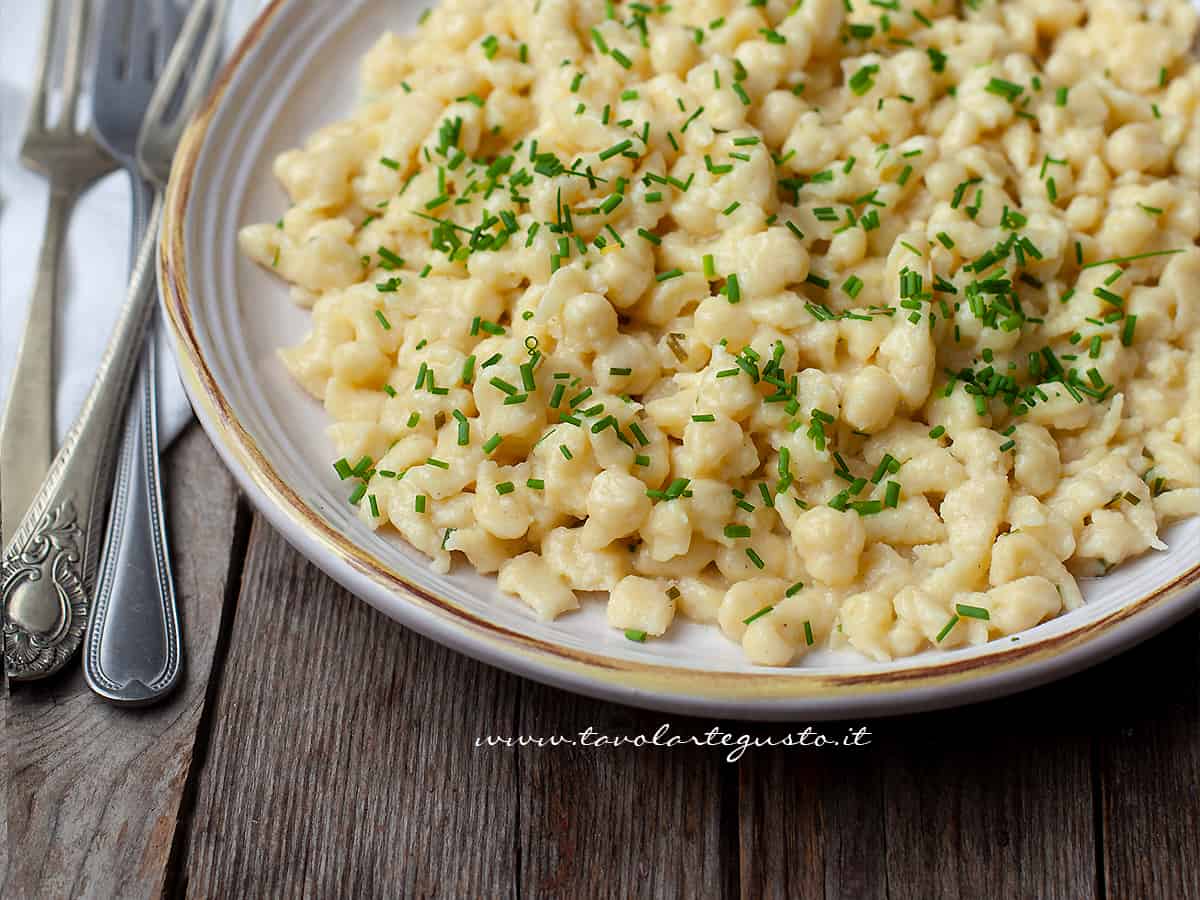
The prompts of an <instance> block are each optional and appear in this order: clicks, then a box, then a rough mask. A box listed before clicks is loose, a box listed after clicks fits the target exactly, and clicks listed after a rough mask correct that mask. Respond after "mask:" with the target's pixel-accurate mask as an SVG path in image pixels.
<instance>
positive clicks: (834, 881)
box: [739, 723, 887, 900]
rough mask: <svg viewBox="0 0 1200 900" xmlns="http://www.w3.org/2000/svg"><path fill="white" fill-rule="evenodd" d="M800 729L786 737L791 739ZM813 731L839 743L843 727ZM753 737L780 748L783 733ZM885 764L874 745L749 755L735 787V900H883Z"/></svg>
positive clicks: (774, 730)
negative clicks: (737, 886)
mask: <svg viewBox="0 0 1200 900" xmlns="http://www.w3.org/2000/svg"><path fill="white" fill-rule="evenodd" d="M855 727H861V726H857V725H856V726H855ZM868 727H875V726H868ZM803 728H804V726H803V725H801V726H799V727H795V729H794V730H792V731H791V734H792V736H793V738H794V739H796V740H799V739H800V737H801V734H800V732H802V731H803ZM813 728H814V729H815V730H816V731H820V732H821V733H823V734H825V735H828V736H829V737H831V738H834V737H836V738H837V739H839V740H842V739H844V737H845V735H846V731H847V728H848V726H847V725H846V724H838V723H824V724H817V725H814V726H813ZM755 733H756V735H757V736H760V737H770V738H773V739H775V740H781V739H783V738H784V736H785V735H786V734H787V733H789V729H787V728H784V727H771V728H759V729H756V731H755ZM874 739H875V740H878V737H877V736H876V737H875V738H874ZM885 763H886V758H885V754H884V753H883V752H881V750H880V749H879V747H878V746H877V745H875V744H872V745H868V746H867V747H856V748H829V747H826V748H815V747H790V748H784V747H775V748H771V749H758V750H752V751H750V752H749V753H748V754H747V755H746V756H745V757H744V759H743V762H742V763H741V779H740V782H741V783H740V805H741V857H740V872H739V875H740V878H739V884H740V890H741V896H743V897H762V898H764V900H766V898H774V897H803V898H808V897H817V898H820V897H829V898H841V897H856V898H857V897H863V898H867V897H884V896H886V895H887V871H886V867H885V862H886V854H885V849H886V847H887V840H886V836H885V832H884V806H883V779H882V774H881V772H882V768H883V766H884V765H885Z"/></svg>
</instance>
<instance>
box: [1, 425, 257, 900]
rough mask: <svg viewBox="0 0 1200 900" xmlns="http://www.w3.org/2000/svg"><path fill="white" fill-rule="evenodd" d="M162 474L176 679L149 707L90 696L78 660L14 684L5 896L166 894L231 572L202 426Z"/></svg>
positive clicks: (229, 510) (230, 528) (225, 501)
mask: <svg viewBox="0 0 1200 900" xmlns="http://www.w3.org/2000/svg"><path fill="white" fill-rule="evenodd" d="M164 484H165V486H166V506H167V515H168V523H169V527H170V532H171V535H172V537H173V538H174V539H175V540H174V541H173V544H172V564H173V566H174V571H175V577H176V588H177V591H178V596H179V600H180V604H181V624H182V630H183V636H184V641H185V644H186V654H187V656H186V661H185V662H186V664H185V672H184V681H183V684H182V685H181V687H180V688H179V689H178V690H177V692H176V693H175V694H174V695H172V696H171V697H170V698H169V699H168V700H167V701H165V702H164V703H162V704H160V705H158V706H154V707H151V708H149V709H144V710H128V709H121V708H118V707H114V706H112V705H110V704H108V703H105V702H103V701H101V700H100V699H98V698H97V697H96V696H94V695H93V694H92V693H91V691H89V690H88V688H87V686H86V685H85V683H84V681H83V675H82V673H81V671H80V669H79V667H78V665H72V666H70V667H69V668H68V669H67V670H65V671H64V672H63V673H61V674H60V675H59V676H58V677H56V678H53V679H50V680H47V681H45V682H37V683H32V684H14V685H11V693H10V697H9V701H8V710H7V728H6V751H7V755H8V759H7V764H8V766H9V767H10V768H9V772H10V773H11V776H12V777H11V779H10V781H9V785H8V798H7V800H8V802H7V811H8V816H7V820H8V827H9V838H10V840H11V841H12V843H11V845H10V859H9V868H8V873H7V878H6V879H5V881H4V889H3V891H2V892H0V893H2V894H3V896H5V897H13V898H26V897H29V898H38V900H42V898H57V897H84V896H87V897H118V896H119V897H158V896H160V895H161V894H162V892H163V888H164V879H165V876H166V871H167V865H168V859H169V856H170V852H171V844H172V838H173V835H174V833H175V826H176V820H177V816H178V813H179V810H180V804H181V801H182V798H183V795H184V791H185V785H186V781H187V774H188V772H189V770H190V767H191V760H192V753H193V746H194V741H195V737H196V731H197V726H198V725H199V722H200V719H201V711H202V708H203V705H204V700H205V691H206V686H207V684H208V680H209V672H210V668H211V666H212V661H213V655H214V651H215V649H216V646H217V643H218V634H219V632H220V623H221V617H222V611H223V608H224V604H225V596H226V588H227V586H228V579H229V578H230V577H236V562H237V559H236V552H235V546H236V539H235V538H236V535H237V533H238V527H237V515H238V504H237V494H236V492H235V490H234V486H233V482H232V479H231V478H230V477H229V475H228V474H227V473H226V472H225V470H224V469H223V468H222V467H221V465H220V463H219V462H218V460H217V457H216V454H215V452H214V451H213V450H212V447H211V445H209V443H208V440H207V438H205V437H204V435H203V433H202V432H201V431H200V430H199V428H197V427H195V426H193V428H192V430H191V431H190V432H188V433H186V434H185V435H184V436H182V437H181V438H180V439H179V440H178V441H177V442H176V443H175V445H174V446H173V447H172V449H171V451H170V452H169V453H168V454H167V457H166V466H165V472H164ZM231 569H232V570H233V571H232V572H231Z"/></svg>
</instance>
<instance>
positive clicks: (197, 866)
mask: <svg viewBox="0 0 1200 900" xmlns="http://www.w3.org/2000/svg"><path fill="white" fill-rule="evenodd" d="M243 586H244V587H243V594H242V599H241V602H240V603H239V605H238V611H237V617H236V619H235V622H234V629H233V634H232V637H231V640H230V645H229V653H228V656H227V658H226V663H225V671H224V673H223V676H222V680H221V685H220V689H219V691H218V692H217V696H216V707H215V709H216V721H215V728H214V731H213V734H212V739H211V744H210V747H209V752H208V755H207V762H206V764H205V767H204V769H203V770H202V771H201V773H200V779H199V791H198V798H197V807H196V814H195V818H194V821H193V823H192V825H191V828H190V832H189V834H187V835H186V837H185V841H184V850H183V867H182V881H181V883H180V884H179V885H178V888H179V889H180V892H181V893H186V894H187V895H188V896H194V897H213V898H216V897H272V898H283V897H354V898H371V897H410V896H420V897H432V896H478V897H492V896H506V895H509V894H511V893H512V892H513V887H514V885H515V884H516V880H517V843H516V841H517V834H518V829H517V816H518V815H519V808H518V782H517V778H516V766H515V764H514V761H513V758H512V756H511V755H506V754H503V753H498V752H490V751H484V750H477V749H475V748H474V746H473V742H474V738H475V737H476V735H478V734H482V733H492V734H507V733H510V732H511V729H512V727H513V723H514V721H515V716H516V694H517V680H516V679H515V678H513V677H511V676H508V675H505V674H503V673H500V672H497V671H496V670H493V669H489V668H487V667H485V666H483V665H482V664H480V663H476V662H474V661H473V660H469V659H467V658H465V657H463V656H460V655H458V654H456V653H452V652H451V651H449V650H447V649H445V648H443V647H440V646H438V645H436V644H433V643H432V642H430V641H427V640H425V639H423V638H421V637H419V636H418V635H416V634H414V633H412V632H408V631H406V630H405V629H403V628H401V627H400V626H399V625H398V624H396V623H394V622H392V621H390V620H389V619H387V618H385V617H384V616H383V615H381V614H380V613H378V612H376V611H375V610H373V609H372V608H371V607H369V606H367V605H366V604H364V603H362V602H361V601H359V600H357V599H355V598H354V597H352V596H350V595H349V594H348V593H346V592H345V591H343V590H342V589H341V588H339V587H337V586H336V585H335V584H334V583H333V582H332V581H331V580H329V579H328V578H326V577H325V576H324V575H323V574H321V573H320V572H319V571H318V570H317V569H316V568H315V567H314V566H312V565H311V564H310V563H308V562H307V561H305V560H304V559H303V558H302V557H300V556H299V555H298V554H296V553H295V552H294V551H293V550H292V549H291V548H290V547H289V546H288V545H287V544H286V543H285V542H284V541H283V539H282V538H281V537H280V536H279V535H278V534H277V533H275V532H274V531H273V530H272V529H271V528H270V526H269V525H267V524H266V522H265V521H264V520H263V519H261V518H256V520H255V523H254V526H253V530H252V534H251V539H250V547H249V551H248V555H247V559H246V568H245V576H244V580H243Z"/></svg>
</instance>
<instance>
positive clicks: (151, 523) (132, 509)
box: [83, 323, 183, 705]
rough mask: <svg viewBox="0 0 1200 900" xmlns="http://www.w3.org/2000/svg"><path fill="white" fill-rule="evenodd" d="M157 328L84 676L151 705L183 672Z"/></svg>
mask: <svg viewBox="0 0 1200 900" xmlns="http://www.w3.org/2000/svg"><path fill="white" fill-rule="evenodd" d="M153 331H154V327H153V323H151V327H150V333H149V334H148V335H147V336H146V341H145V344H144V346H143V348H142V358H141V366H140V370H139V372H138V380H137V384H135V386H134V391H133V397H132V398H131V400H130V403H129V409H128V411H127V412H126V419H125V431H124V435H123V437H122V441H121V449H120V451H119V452H118V454H117V467H116V477H115V479H114V482H113V500H112V507H111V511H110V513H109V518H108V532H107V536H106V538H105V545H104V557H103V559H102V560H101V562H100V574H99V580H98V582H97V584H96V592H95V596H94V597H93V600H92V610H91V613H90V615H89V617H88V626H87V633H86V634H85V635H84V640H83V674H84V677H86V678H87V683H88V685H89V686H90V687H91V689H92V690H93V691H95V692H96V693H97V694H99V695H100V696H101V697H104V698H105V699H106V700H110V701H112V702H114V703H122V704H128V705H139V704H145V703H151V702H153V701H155V700H158V699H159V698H161V697H163V696H165V695H166V694H168V693H170V691H171V690H172V689H173V688H174V687H175V685H176V683H177V682H178V680H179V676H180V673H181V672H182V670H183V654H182V652H181V643H180V638H179V612H178V607H177V605H176V599H175V582H174V579H173V577H172V575H171V561H170V554H169V552H168V545H167V536H166V525H165V523H164V521H163V499H162V480H161V477H160V474H159V463H158V411H157V409H156V405H157V397H156V393H157V392H156V389H155V378H156V371H155V369H156V361H155V358H154V335H153Z"/></svg>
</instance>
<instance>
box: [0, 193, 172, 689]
mask: <svg viewBox="0 0 1200 900" xmlns="http://www.w3.org/2000/svg"><path fill="white" fill-rule="evenodd" d="M161 216H162V198H161V195H160V196H157V197H156V198H155V201H154V206H153V209H152V210H151V213H150V217H149V222H148V224H147V231H146V236H145V238H144V239H143V240H142V244H141V247H140V248H139V251H138V256H137V264H136V266H135V267H134V271H133V276H132V278H131V280H130V283H129V294H128V296H127V297H126V300H125V305H124V307H123V308H122V310H121V315H120V317H119V318H118V320H117V325H116V327H115V328H114V330H113V335H112V337H111V338H110V340H109V344H108V348H107V349H106V350H105V353H104V358H103V359H102V360H101V363H100V368H99V370H98V371H97V373H96V383H95V384H94V385H93V386H92V390H91V392H90V393H89V394H88V396H87V400H85V401H84V404H83V409H82V411H81V412H80V414H79V418H78V419H76V420H75V424H74V426H72V428H71V431H70V433H69V434H68V435H67V438H66V440H65V441H64V442H63V445H62V447H61V448H60V449H59V451H58V455H57V456H55V458H54V462H53V463H51V466H50V472H49V474H48V475H47V476H46V479H45V481H44V482H43V483H42V486H41V488H40V489H39V490H38V492H37V494H36V495H35V496H34V498H33V501H32V502H31V504H30V507H29V510H28V511H27V512H26V514H25V517H24V518H23V519H22V520H21V523H20V525H19V526H18V528H17V531H16V534H15V535H14V536H13V538H12V540H11V541H10V543H9V544H8V546H7V547H6V548H5V550H4V559H3V562H2V563H0V601H2V602H3V604H4V610H5V617H4V659H5V668H6V670H7V672H8V677H9V678H11V679H13V680H15V681H22V680H29V679H35V678H44V677H45V676H47V675H50V674H52V673H53V672H55V671H57V670H58V669H60V668H61V667H62V666H63V664H65V663H66V662H67V660H69V659H70V658H71V656H72V655H73V654H74V652H75V650H76V649H77V648H78V647H79V643H80V641H81V639H82V637H83V633H84V630H85V622H86V618H87V609H88V605H89V598H90V597H91V591H92V587H93V584H92V582H93V581H94V573H95V571H96V565H95V563H96V558H97V556H98V554H99V549H100V543H101V538H102V536H103V526H104V513H105V510H106V505H107V500H108V495H109V489H110V487H111V481H110V478H111V475H112V465H113V453H112V450H113V447H114V443H115V439H116V436H117V434H118V429H119V427H120V423H121V421H122V417H123V413H124V409H125V402H126V398H127V397H128V394H129V384H130V381H131V380H132V377H133V373H134V371H135V369H136V362H137V359H138V355H139V354H140V352H141V348H142V343H143V338H144V337H145V333H146V325H147V322H148V320H149V314H150V312H151V310H152V309H153V298H154V275H153V261H154V250H155V245H156V242H157V233H158V223H159V220H160V219H161ZM8 477H9V473H8V472H7V470H6V472H5V478H6V479H7V478H8Z"/></svg>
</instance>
